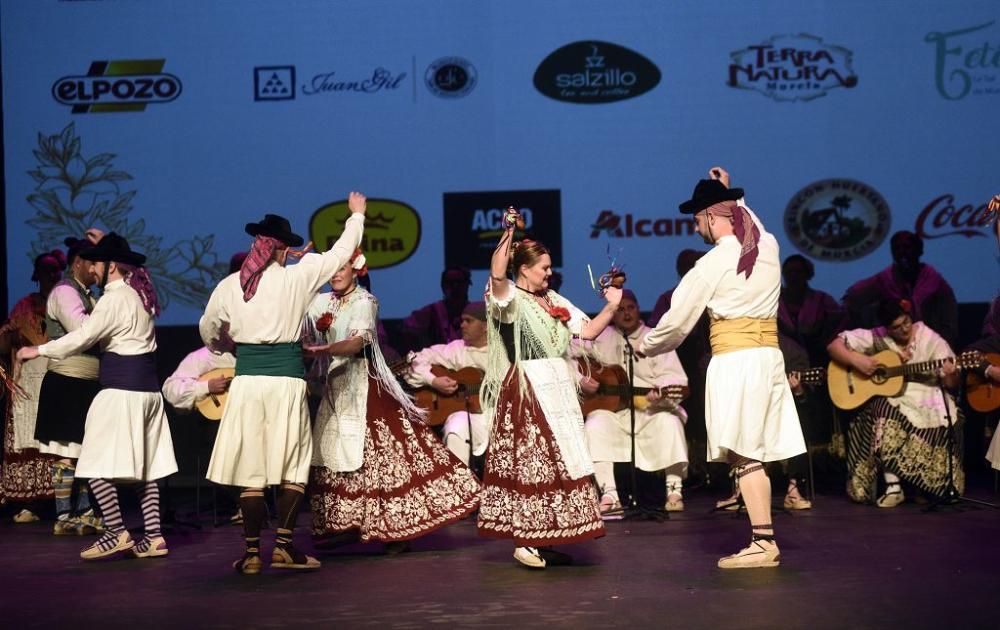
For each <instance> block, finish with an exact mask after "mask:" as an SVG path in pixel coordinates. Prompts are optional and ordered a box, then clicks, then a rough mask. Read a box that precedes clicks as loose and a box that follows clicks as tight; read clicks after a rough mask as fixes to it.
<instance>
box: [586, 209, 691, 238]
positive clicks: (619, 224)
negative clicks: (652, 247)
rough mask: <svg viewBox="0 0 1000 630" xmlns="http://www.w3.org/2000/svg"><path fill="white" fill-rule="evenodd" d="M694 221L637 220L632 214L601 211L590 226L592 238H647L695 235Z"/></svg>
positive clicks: (662, 218)
mask: <svg viewBox="0 0 1000 630" xmlns="http://www.w3.org/2000/svg"><path fill="white" fill-rule="evenodd" d="M694 233H695V232H694V220H693V219H684V218H667V217H661V218H659V219H636V218H635V217H634V216H633V215H632V213H630V212H626V213H625V215H624V216H623V215H620V214H618V213H617V212H615V211H614V210H601V213H600V214H599V215H597V220H596V221H594V223H593V225H591V226H590V238H597V237H598V236H600V235H601V234H607V235H608V236H609V237H611V238H632V237H637V238H646V237H649V236H688V235H690V234H694Z"/></svg>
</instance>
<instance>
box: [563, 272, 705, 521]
mask: <svg viewBox="0 0 1000 630" xmlns="http://www.w3.org/2000/svg"><path fill="white" fill-rule="evenodd" d="M611 323H612V324H613V326H609V327H608V328H605V329H604V332H602V333H601V334H600V335H598V336H597V338H596V339H594V340H593V341H588V342H583V341H581V342H579V343H580V344H581V345H582V346H583V348H584V350H585V352H586V354H587V355H588V356H590V357H593V358H594V359H595V360H596V361H597V362H598V363H601V364H603V365H617V366H619V367H621V368H623V369H624V370H626V373H627V371H628V358H627V348H626V345H625V340H626V339H627V340H628V343H629V345H631V346H632V348H633V349H638V348H639V344H640V343H642V340H643V339H645V337H646V335H647V334H648V333H649V331H650V328H649V327H648V326H646V325H645V324H643V323H642V320H641V319H640V317H639V301H638V299H637V298H636V296H635V293H633V292H632V291H630V290H629V289H625V290H623V291H622V299H621V302H619V304H618V309H617V310H616V311H615V314H614V317H613V318H612V320H611ZM633 369H634V375H635V378H634V383H633V385H634V386H635V387H651V388H656V387H666V386H668V385H687V383H688V379H687V375H686V374H685V373H684V368H683V367H681V362H680V359H678V358H677V353H676V352H674V351H670V352H667V353H664V354H661V355H658V356H655V357H643V358H639V357H638V356H637V357H636V358H635V359H634V364H633ZM622 384H623V385H624V384H625V383H622ZM580 388H581V389H582V390H583V392H584V393H585V394H593V393H595V392H597V388H598V382H597V381H596V380H594V379H593V378H592V377H591V376H587V375H584V376H583V378H582V379H581V381H580ZM646 400H647V401H648V402H649V404H650V406H649V407H647V408H646V409H644V410H642V411H638V410H637V411H636V418H635V429H636V434H635V464H636V467H637V468H638V469H639V470H643V471H647V472H659V471H661V470H662V471H666V478H667V484H666V487H667V492H666V506H665V508H666V510H667V511H668V512H679V511H681V510H683V509H684V497H683V494H682V490H681V484H682V480H683V479H684V477H686V476H687V466H688V454H687V443H686V442H685V440H684V423H685V422H686V421H687V414H686V413H685V412H684V409H683V408H681V406H680V405H678V404H677V403H675V402H674V401H671V400H668V399H666V398H664V397H662V396H661V394H660V392H659V391H657V390H655V389H654V390H652V391H650V392H649V393H648V394H646ZM584 427H585V430H586V433H587V444H588V446H589V447H590V454H591V456H592V457H593V458H594V476H595V478H596V479H597V484H598V485H599V486H600V487H601V493H602V494H601V502H600V509H601V515H602V516H603V517H604V518H605V519H612V518H614V517H616V516H620V515H621V513H622V504H621V500H620V498H619V495H618V490H617V488H616V484H615V475H614V462H627V461H629V460H631V437H630V433H631V417H630V414H629V410H628V408H626V409H622V410H620V411H614V410H611V409H597V410H595V411H592V412H590V413H589V414H587V418H586V421H585V425H584ZM661 483H662V482H661ZM633 492H638V490H633ZM640 494H641V493H640ZM662 501H663V495H662V494H661V495H660V496H659V501H658V502H659V505H657V506H656V507H657V508H659V507H660V506H661V505H663V503H662Z"/></svg>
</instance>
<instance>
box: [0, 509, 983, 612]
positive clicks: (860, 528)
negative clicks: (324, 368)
mask: <svg viewBox="0 0 1000 630" xmlns="http://www.w3.org/2000/svg"><path fill="white" fill-rule="evenodd" d="M972 496H975V497H977V498H981V499H993V500H996V499H998V498H1000V497H997V495H992V494H990V493H988V492H986V491H982V490H981V491H978V492H974V493H973V495H972ZM714 499H715V497H712V496H709V495H708V493H706V492H701V493H697V492H696V493H692V494H690V495H689V496H688V497H686V500H687V507H688V509H687V511H686V512H684V513H683V514H680V515H677V516H676V517H675V518H673V519H672V520H671V521H670V522H667V523H653V522H618V523H609V525H608V535H607V536H606V537H605V538H603V539H601V540H598V541H595V542H592V543H588V544H586V545H578V546H574V547H566V548H564V550H566V551H569V552H571V553H572V554H573V555H574V557H575V558H576V560H577V563H576V565H575V566H570V567H554V568H549V569H547V570H545V571H537V572H533V571H530V570H527V569H523V568H521V567H520V566H518V565H516V564H515V563H514V561H513V559H512V558H511V548H510V546H509V545H508V544H507V543H505V542H500V541H492V540H486V539H480V538H478V537H477V535H476V531H475V527H474V523H473V522H472V521H465V522H462V523H459V524H457V525H454V526H452V527H449V528H447V529H445V530H444V531H441V532H438V533H436V534H433V535H431V536H428V537H426V538H424V539H421V540H418V541H416V542H415V543H414V544H413V549H412V551H410V552H408V553H404V554H402V555H400V556H395V557H389V556H385V555H382V553H381V546H379V545H367V546H363V545H355V546H352V547H346V548H343V549H341V550H338V551H337V552H336V553H334V554H332V555H325V556H322V559H323V561H324V564H323V568H322V569H321V570H320V571H318V572H316V573H312V574H301V573H282V572H279V571H272V570H265V573H264V574H262V575H260V576H256V577H244V576H240V575H237V574H235V573H234V572H233V571H232V570H231V569H230V568H229V565H230V563H231V562H232V561H233V560H234V559H235V558H236V557H238V556H239V555H240V552H241V540H240V538H239V532H238V530H236V529H234V528H231V527H229V526H224V527H219V528H211V527H208V528H207V529H204V530H202V531H193V530H189V529H184V530H183V531H180V532H175V533H173V534H172V535H170V536H169V538H168V540H169V543H170V550H171V551H170V556H169V557H167V558H164V559H156V560H119V561H111V562H104V563H98V564H85V563H83V562H82V561H80V560H79V559H78V555H77V553H78V551H79V549H80V548H81V547H82V545H83V543H84V542H85V541H84V540H83V539H78V538H69V537H60V538H55V537H53V536H52V535H51V534H50V531H51V530H50V527H51V525H50V524H47V523H34V524H29V525H14V524H12V523H11V522H10V519H4V523H3V524H2V525H0V560H2V563H3V567H4V568H3V573H2V574H3V577H2V586H0V627H3V628H9V629H15V628H24V627H36V626H37V627H54V626H57V625H59V626H62V627H65V628H96V627H108V626H110V627H121V626H129V627H132V628H153V627H156V628H159V627H175V628H192V627H216V628H247V627H271V628H278V627H294V626H300V625H309V626H321V627H327V628H351V627H363V626H370V627H398V628H422V627H430V626H436V627H455V626H461V627H464V626H477V627H490V628H510V627H516V626H521V627H540V626H549V627H560V628H562V627H575V628H596V627H601V626H612V627H633V628H666V627H673V628H805V627H809V628H908V629H911V628H942V627H945V628H956V629H957V628H963V629H964V628H987V627H989V628H995V627H996V623H997V621H996V620H997V618H998V609H1000V604H998V601H1000V577H998V576H1000V571H998V569H1000V511H997V510H988V509H966V510H964V511H962V512H958V511H956V510H955V509H953V508H944V509H943V510H942V511H939V512H936V513H924V512H922V511H921V510H920V507H919V506H916V505H914V504H912V503H907V504H904V505H903V506H901V507H899V508H896V509H893V510H880V509H877V508H874V507H867V506H859V505H853V504H850V503H848V502H847V500H846V499H843V498H840V497H832V496H831V497H825V496H823V497H820V498H819V501H818V502H817V506H816V508H815V509H813V510H812V511H809V512H799V513H794V514H788V513H777V514H775V521H774V522H775V524H776V527H777V532H778V536H779V541H780V544H781V549H782V566H781V567H780V568H777V569H758V570H752V571H735V572H733V571H730V572H723V571H721V570H719V569H717V568H716V567H715V562H716V559H717V558H718V556H719V555H722V554H724V553H729V552H732V551H735V550H736V549H737V548H739V547H740V546H742V545H743V544H744V543H745V542H746V539H747V537H748V527H747V524H746V521H745V517H744V516H740V517H739V518H735V517H734V516H733V515H732V514H731V513H725V514H708V513H707V511H708V509H709V507H710V506H711V505H712V504H713V501H714ZM130 517H131V518H130V523H137V517H138V515H137V514H132V515H130ZM306 521H307V515H305V514H303V515H302V519H301V521H300V523H301V524H303V525H305V524H306ZM300 533H302V530H300ZM272 536H273V532H268V534H266V539H270V540H273V538H272ZM301 538H302V541H303V546H305V545H306V543H305V537H304V536H303V537H301ZM265 546H266V547H268V548H269V545H265Z"/></svg>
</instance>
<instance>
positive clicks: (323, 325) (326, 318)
mask: <svg viewBox="0 0 1000 630" xmlns="http://www.w3.org/2000/svg"><path fill="white" fill-rule="evenodd" d="M332 325H333V313H331V312H329V311H327V312H326V313H323V314H322V315H320V316H319V319H317V320H316V330H318V331H319V332H326V331H328V330H330V326H332Z"/></svg>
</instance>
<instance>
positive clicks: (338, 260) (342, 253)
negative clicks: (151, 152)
mask: <svg viewBox="0 0 1000 630" xmlns="http://www.w3.org/2000/svg"><path fill="white" fill-rule="evenodd" d="M347 207H348V208H349V209H350V210H351V216H350V217H348V219H347V222H346V223H345V224H344V232H343V234H341V235H340V238H338V239H337V242H336V243H334V244H333V247H331V248H330V249H329V250H328V251H326V252H323V253H322V254H306V255H304V256H303V257H302V259H301V260H300V261H299V263H298V264H297V265H295V266H294V267H289V270H290V271H291V272H292V273H295V274H305V275H306V277H307V278H308V284H309V287H310V291H311V292H312V293H318V292H319V290H320V289H321V288H323V285H324V284H326V283H327V282H328V281H329V280H330V278H331V277H332V276H333V274H335V273H336V272H337V270H338V269H340V268H341V267H343V266H344V263H346V262H347V261H348V260H350V259H351V256H352V255H353V254H354V250H356V249H357V248H358V246H359V245H361V236H362V234H363V232H364V225H365V212H367V209H368V200H367V198H366V197H365V196H364V195H362V194H361V193H359V192H353V191H352V192H351V194H350V195H348V197H347Z"/></svg>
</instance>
